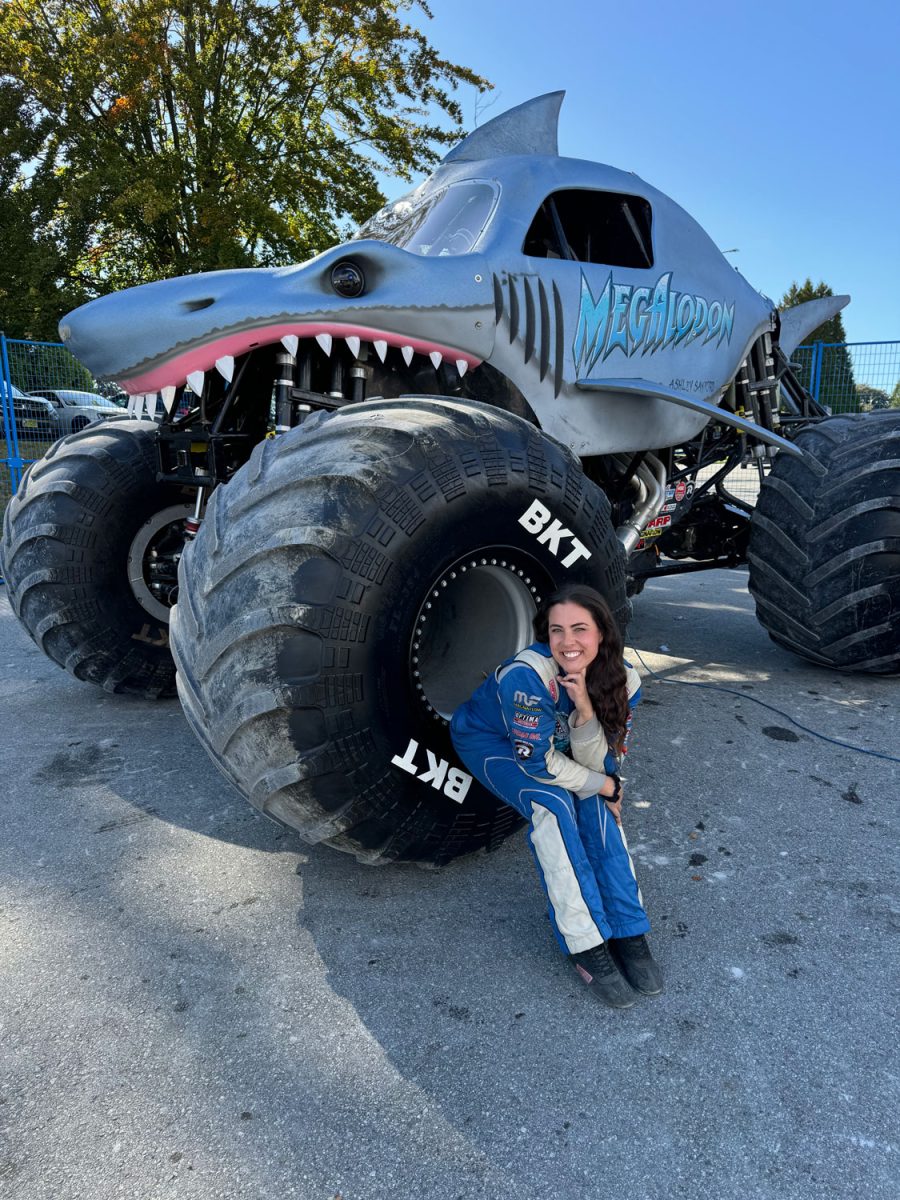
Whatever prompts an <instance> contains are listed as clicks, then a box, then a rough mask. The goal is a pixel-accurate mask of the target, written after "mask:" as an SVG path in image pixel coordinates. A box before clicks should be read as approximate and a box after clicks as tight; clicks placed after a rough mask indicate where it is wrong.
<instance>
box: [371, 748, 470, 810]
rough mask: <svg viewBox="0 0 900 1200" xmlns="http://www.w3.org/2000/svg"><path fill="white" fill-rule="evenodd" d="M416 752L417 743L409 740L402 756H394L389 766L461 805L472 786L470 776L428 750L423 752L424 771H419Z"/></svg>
mask: <svg viewBox="0 0 900 1200" xmlns="http://www.w3.org/2000/svg"><path fill="white" fill-rule="evenodd" d="M418 751H419V743H418V742H417V741H415V740H414V739H413V738H410V739H409V745H408V746H407V747H406V752H405V753H404V754H403V755H402V756H401V755H399V754H395V755H394V757H393V758H392V759H391V764H392V765H393V766H395V767H399V768H400V769H401V770H402V771H406V772H407V773H408V774H410V775H413V776H415V778H416V779H418V780H419V782H420V783H430V784H431V786H432V787H433V788H435V789H436V791H439V792H443V793H444V795H445V796H448V797H449V798H450V799H451V800H455V801H456V802H457V804H462V802H463V800H465V798H466V793H467V792H468V790H469V788H470V787H471V786H472V776H471V775H467V774H466V773H465V771H460V769H459V768H458V767H451V766H450V764H449V763H448V762H447V760H446V759H445V758H438V757H437V755H436V754H432V752H431V751H430V750H426V751H425V758H426V762H427V766H426V768H425V770H424V771H419V770H418V769H417V767H416V755H417V753H418Z"/></svg>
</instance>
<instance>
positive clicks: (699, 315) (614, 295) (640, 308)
mask: <svg viewBox="0 0 900 1200" xmlns="http://www.w3.org/2000/svg"><path fill="white" fill-rule="evenodd" d="M672 274H673V272H672V271H666V273H665V274H664V275H660V277H659V279H657V281H656V283H655V284H654V286H653V287H635V286H634V284H631V283H616V282H615V281H614V280H613V277H612V271H610V273H609V276H608V278H607V280H606V284H605V285H604V287H603V289H602V291H601V292H600V296H599V297H598V298H597V299H595V298H594V294H593V292H592V291H591V287H590V284H589V283H588V281H587V280H586V279H585V277H584V272H582V275H581V303H580V306H579V311H578V325H577V327H576V330H575V340H574V342H573V343H572V356H573V358H574V359H575V368H576V370H577V371H579V373H588V372H590V371H591V369H592V368H593V366H594V365H595V364H596V363H598V362H600V361H601V360H602V359H605V358H608V357H609V355H610V354H612V352H613V350H621V352H622V353H623V354H624V355H626V357H629V358H630V357H631V355H633V354H635V353H637V351H640V352H641V354H642V355H643V354H655V353H656V352H657V351H658V350H664V349H666V348H667V347H668V346H672V347H673V349H674V348H676V347H679V346H689V345H690V344H691V343H692V342H695V341H697V339H698V338H700V339H702V344H703V345H706V343H707V342H711V341H713V340H715V342H716V346H717V347H718V346H720V345H721V344H722V342H723V341H724V342H726V343H728V342H730V341H731V335H732V332H733V331H734V304H733V303H732V304H728V303H726V301H725V300H708V299H707V298H706V297H705V296H701V295H699V294H692V293H690V292H679V291H676V289H675V288H673V287H672Z"/></svg>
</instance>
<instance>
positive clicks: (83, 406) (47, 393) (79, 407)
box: [28, 388, 122, 437]
mask: <svg viewBox="0 0 900 1200" xmlns="http://www.w3.org/2000/svg"><path fill="white" fill-rule="evenodd" d="M28 394H29V396H40V397H42V398H43V399H44V400H49V401H50V403H51V404H52V405H53V424H54V434H55V436H56V437H62V436H63V435H64V434H67V433H74V432H75V431H76V430H77V429H84V427H85V425H90V424H92V423H93V422H94V421H102V420H105V419H106V418H107V417H115V416H119V415H120V414H121V413H122V409H121V408H120V407H119V406H118V404H116V403H114V402H113V401H112V400H107V399H106V397H105V396H100V395H98V394H97V393H96V392H82V391H76V390H75V389H74V388H35V389H33V390H32V391H30V392H29V393H28Z"/></svg>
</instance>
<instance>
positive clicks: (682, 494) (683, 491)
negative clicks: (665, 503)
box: [666, 479, 694, 504]
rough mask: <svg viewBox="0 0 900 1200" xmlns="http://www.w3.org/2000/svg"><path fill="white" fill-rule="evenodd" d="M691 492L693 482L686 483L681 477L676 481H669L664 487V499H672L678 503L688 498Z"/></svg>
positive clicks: (692, 491)
mask: <svg viewBox="0 0 900 1200" xmlns="http://www.w3.org/2000/svg"><path fill="white" fill-rule="evenodd" d="M693 494H694V485H693V483H686V482H685V481H684V480H683V479H679V480H678V482H677V483H670V484H669V485H668V487H667V488H666V499H667V500H674V501H675V503H676V504H680V503H681V502H682V500H686V499H688V498H689V497H690V496H693Z"/></svg>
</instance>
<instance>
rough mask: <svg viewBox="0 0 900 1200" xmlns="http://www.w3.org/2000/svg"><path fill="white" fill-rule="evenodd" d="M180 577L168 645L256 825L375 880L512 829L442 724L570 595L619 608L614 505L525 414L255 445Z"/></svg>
mask: <svg viewBox="0 0 900 1200" xmlns="http://www.w3.org/2000/svg"><path fill="white" fill-rule="evenodd" d="M179 578H180V590H179V602H178V605H177V607H176V608H175V610H174V613H173V621H172V646H173V651H174V654H175V660H176V663H177V665H178V691H179V695H180V697H181V701H182V704H183V706H184V710H185V713H186V714H187V719H188V721H189V723H190V724H191V726H192V727H193V729H194V731H195V733H196V734H197V736H198V737H199V739H200V741H201V742H202V743H203V745H204V747H205V748H206V750H207V751H208V752H209V754H210V755H211V756H212V758H213V760H214V761H215V762H216V763H217V765H218V766H219V767H220V768H221V770H222V771H223V772H224V773H225V775H226V776H227V777H228V778H229V779H230V780H231V781H232V782H233V783H234V784H235V786H236V787H237V788H238V789H239V790H240V791H241V792H243V794H244V795H245V796H247V797H248V798H249V800H250V801H251V802H252V803H253V804H254V805H255V806H256V807H257V808H258V809H259V810H261V811H262V812H264V813H265V814H267V815H268V816H270V817H272V818H274V819H276V820H278V821H280V822H281V823H283V824H284V825H287V826H289V827H291V828H293V829H294V830H296V831H298V832H299V833H300V834H301V836H302V837H303V838H304V839H305V840H306V841H308V842H311V843H317V842H326V843H327V844H329V845H331V846H333V847H335V848H337V849H339V850H344V851H347V852H350V853H352V854H354V855H355V856H356V857H357V858H358V859H359V860H360V861H361V862H368V863H383V862H387V861H392V860H403V861H413V862H419V863H422V864H427V865H440V864H442V863H446V862H448V861H449V860H450V859H453V858H455V857H457V856H459V855H461V854H464V853H467V852H469V851H473V850H477V849H479V848H487V849H492V848H494V847H496V846H497V845H499V844H500V842H501V841H502V840H503V839H504V838H505V837H506V836H507V835H508V834H510V833H511V832H512V831H513V830H514V829H515V828H517V827H518V826H519V825H520V824H521V821H520V819H519V818H518V817H517V816H516V814H515V813H514V812H513V810H512V809H511V808H507V807H506V806H504V805H503V804H501V803H500V801H498V800H497V799H496V798H495V797H494V796H492V795H490V794H489V793H488V792H487V791H485V790H483V789H482V788H481V787H480V786H479V785H478V784H477V782H476V781H474V780H473V779H472V778H471V776H469V775H468V773H467V772H466V771H465V770H464V769H463V767H462V764H461V763H460V762H459V761H458V759H457V758H456V756H455V754H454V751H453V747H452V745H451V742H450V737H449V729H448V721H449V717H450V716H451V715H452V712H453V710H454V709H455V708H456V707H457V705H458V704H459V703H461V702H462V701H463V700H464V699H466V698H467V697H468V696H469V695H470V694H471V692H472V691H474V689H475V687H477V685H478V684H479V683H480V682H481V681H482V679H483V678H484V677H485V675H486V673H487V672H489V671H490V670H492V669H493V667H494V666H495V665H496V664H497V663H498V662H500V661H501V660H502V659H503V658H505V657H508V656H511V655H512V654H514V653H515V651H516V650H517V649H519V648H520V647H521V646H522V645H523V644H527V643H528V642H529V641H531V640H532V636H533V635H532V632H531V618H532V615H533V613H534V611H535V607H536V604H537V603H538V602H539V600H540V597H541V596H546V595H547V594H548V593H549V591H550V590H552V589H553V588H554V587H555V586H557V585H558V584H560V583H562V582H563V580H581V581H584V582H590V583H592V584H594V585H595V586H597V587H599V588H600V589H601V590H602V591H603V592H604V593H605V594H606V596H607V598H608V599H609V600H610V602H611V604H612V606H613V609H614V611H616V612H617V614H618V616H619V618H620V619H621V620H623V621H624V618H625V615H626V612H627V601H626V599H625V577H624V561H623V552H622V548H621V546H620V544H619V542H618V539H617V538H616V536H615V534H614V531H613V529H612V526H611V524H610V513H609V504H608V502H607V500H606V497H605V496H604V494H603V493H602V492H601V491H600V490H599V488H597V487H596V486H595V485H594V484H593V483H591V482H590V481H589V480H588V479H587V478H586V477H585V475H584V474H583V472H582V471H581V467H580V465H579V463H578V460H577V459H576V458H575V457H574V456H573V455H571V454H570V453H569V452H568V451H567V450H566V449H564V448H563V447H562V446H561V445H559V444H558V443H556V442H553V441H550V440H549V439H548V438H546V437H544V436H543V435H542V434H541V432H540V431H539V430H538V429H536V428H535V427H534V426H533V425H530V424H529V423H527V422H526V421H524V420H522V419H521V418H519V417H515V416H512V415H510V414H508V413H504V412H501V411H500V410H498V409H496V408H492V407H490V406H488V405H484V404H478V403H474V402H456V401H448V400H442V399H431V398H427V397H426V398H422V397H410V398H404V399H402V400H394V401H390V402H385V401H372V402H369V403H365V404H358V405H352V406H348V407H346V408H343V409H341V410H339V411H337V412H335V413H333V414H318V415H316V416H314V417H312V418H311V419H309V420H307V422H306V423H305V424H303V425H302V426H300V427H298V428H296V429H294V430H292V431H291V432H290V433H287V434H284V435H283V436H281V437H279V438H278V439H275V440H267V441H265V442H263V443H262V444H260V445H258V446H257V447H256V448H255V450H254V451H253V454H252V456H251V458H250V460H249V462H248V463H247V464H246V465H245V466H244V467H242V468H241V470H240V471H238V472H237V474H236V475H235V476H234V477H233V478H232V480H231V481H230V482H229V483H228V484H227V485H226V486H225V487H222V488H219V489H218V490H217V491H216V493H215V494H214V496H213V497H212V500H211V502H210V507H209V511H208V512H207V516H206V519H205V521H204V523H203V526H202V528H201V530H200V533H199V535H198V536H197V538H196V540H195V541H194V542H193V543H192V544H191V545H190V546H189V547H188V549H187V552H186V553H185V556H184V558H183V559H182V563H181V570H180V576H179Z"/></svg>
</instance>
